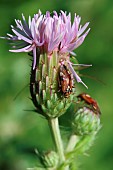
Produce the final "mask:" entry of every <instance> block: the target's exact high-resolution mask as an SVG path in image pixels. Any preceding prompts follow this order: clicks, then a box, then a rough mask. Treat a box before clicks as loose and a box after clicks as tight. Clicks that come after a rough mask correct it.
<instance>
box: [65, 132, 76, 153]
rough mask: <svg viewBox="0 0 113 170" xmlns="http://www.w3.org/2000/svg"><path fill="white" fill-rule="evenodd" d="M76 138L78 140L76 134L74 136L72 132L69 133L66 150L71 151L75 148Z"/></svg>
mask: <svg viewBox="0 0 113 170" xmlns="http://www.w3.org/2000/svg"><path fill="white" fill-rule="evenodd" d="M78 140H79V138H78V136H76V135H74V134H73V135H71V137H70V139H69V142H68V145H67V148H66V152H71V151H72V150H73V149H74V148H75V146H76V144H77V142H78Z"/></svg>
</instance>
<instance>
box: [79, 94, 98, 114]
mask: <svg viewBox="0 0 113 170" xmlns="http://www.w3.org/2000/svg"><path fill="white" fill-rule="evenodd" d="M78 98H79V99H80V100H84V101H85V102H86V103H87V104H89V105H90V106H92V108H93V110H94V111H95V112H96V114H101V112H100V109H99V106H98V104H97V102H96V101H95V100H94V99H93V98H92V97H91V96H90V95H89V94H86V93H82V94H80V95H78Z"/></svg>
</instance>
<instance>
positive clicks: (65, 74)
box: [58, 64, 73, 98]
mask: <svg viewBox="0 0 113 170" xmlns="http://www.w3.org/2000/svg"><path fill="white" fill-rule="evenodd" d="M58 81H59V88H60V91H61V92H62V93H63V95H64V96H65V97H66V98H67V97H69V95H70V94H71V93H72V88H73V76H72V74H71V73H70V72H69V70H68V69H67V67H66V66H65V65H64V64H61V65H60V68H59V77H58Z"/></svg>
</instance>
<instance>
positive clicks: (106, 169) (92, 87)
mask: <svg viewBox="0 0 113 170" xmlns="http://www.w3.org/2000/svg"><path fill="white" fill-rule="evenodd" d="M38 9H41V11H42V12H43V13H45V11H46V10H49V11H53V10H56V11H58V12H59V11H60V10H61V9H62V10H66V11H68V12H71V13H72V16H74V13H75V12H76V13H77V14H78V15H80V16H81V17H82V24H84V23H85V22H87V21H90V27H91V31H90V33H89V35H88V36H87V38H86V40H85V42H84V43H83V44H82V46H80V47H79V48H78V49H77V50H76V53H77V59H78V60H79V62H80V63H86V64H92V65H93V66H92V67H91V68H88V69H86V70H84V71H82V73H83V74H86V75H90V76H92V77H96V79H97V80H100V81H102V82H103V83H100V82H99V81H95V80H93V79H88V78H87V77H86V78H85V77H83V80H84V82H85V83H86V84H87V85H88V87H89V89H88V90H87V89H85V88H84V87H83V86H81V85H80V88H81V91H85V92H87V93H89V94H90V95H91V96H92V97H93V98H95V99H96V100H97V101H98V103H99V105H100V108H101V112H102V115H101V122H102V125H103V127H102V129H101V131H100V132H99V134H98V137H97V139H96V141H95V144H94V146H93V147H92V148H91V149H90V151H89V152H88V153H89V155H90V156H89V157H86V156H83V157H82V158H81V162H82V164H81V167H80V168H81V169H82V170H89V169H92V170H95V169H96V170H111V169H113V111H112V106H113V53H112V49H113V0H16V1H15V0H0V21H1V23H0V35H1V36H5V35H6V33H11V29H10V25H11V24H12V25H14V19H18V18H19V19H21V13H24V15H25V16H26V18H27V17H28V16H29V15H31V16H33V14H34V13H37V11H38ZM8 50H9V45H8V43H7V41H5V40H0V169H1V170H25V169H26V168H27V167H34V165H35V166H36V165H37V157H36V155H35V152H34V149H35V148H40V149H49V148H50V145H53V143H52V141H51V137H50V131H49V128H48V126H47V122H46V121H45V120H44V119H42V118H41V117H39V116H37V115H36V113H34V112H32V111H31V110H32V109H33V104H32V102H31V101H30V100H29V97H30V94H29V74H30V65H31V61H30V60H29V59H30V57H29V56H27V54H23V53H18V54H16V53H10V52H8ZM24 87H25V88H24ZM23 88H24V89H23ZM22 89H23V90H22ZM20 90H22V92H21V93H20V94H19V95H18V97H17V98H16V99H15V97H16V95H17V94H18V92H20ZM45 138H46V139H47V140H46V141H45V140H44V139H45Z"/></svg>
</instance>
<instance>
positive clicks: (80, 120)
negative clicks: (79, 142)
mask: <svg viewBox="0 0 113 170" xmlns="http://www.w3.org/2000/svg"><path fill="white" fill-rule="evenodd" d="M72 127H73V131H74V133H75V134H76V135H88V134H91V133H93V132H96V131H98V130H99V129H100V118H99V116H98V115H96V114H94V112H93V111H92V110H91V109H89V108H87V107H83V108H80V109H79V110H78V111H77V112H76V113H75V114H74V117H73V122H72Z"/></svg>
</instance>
